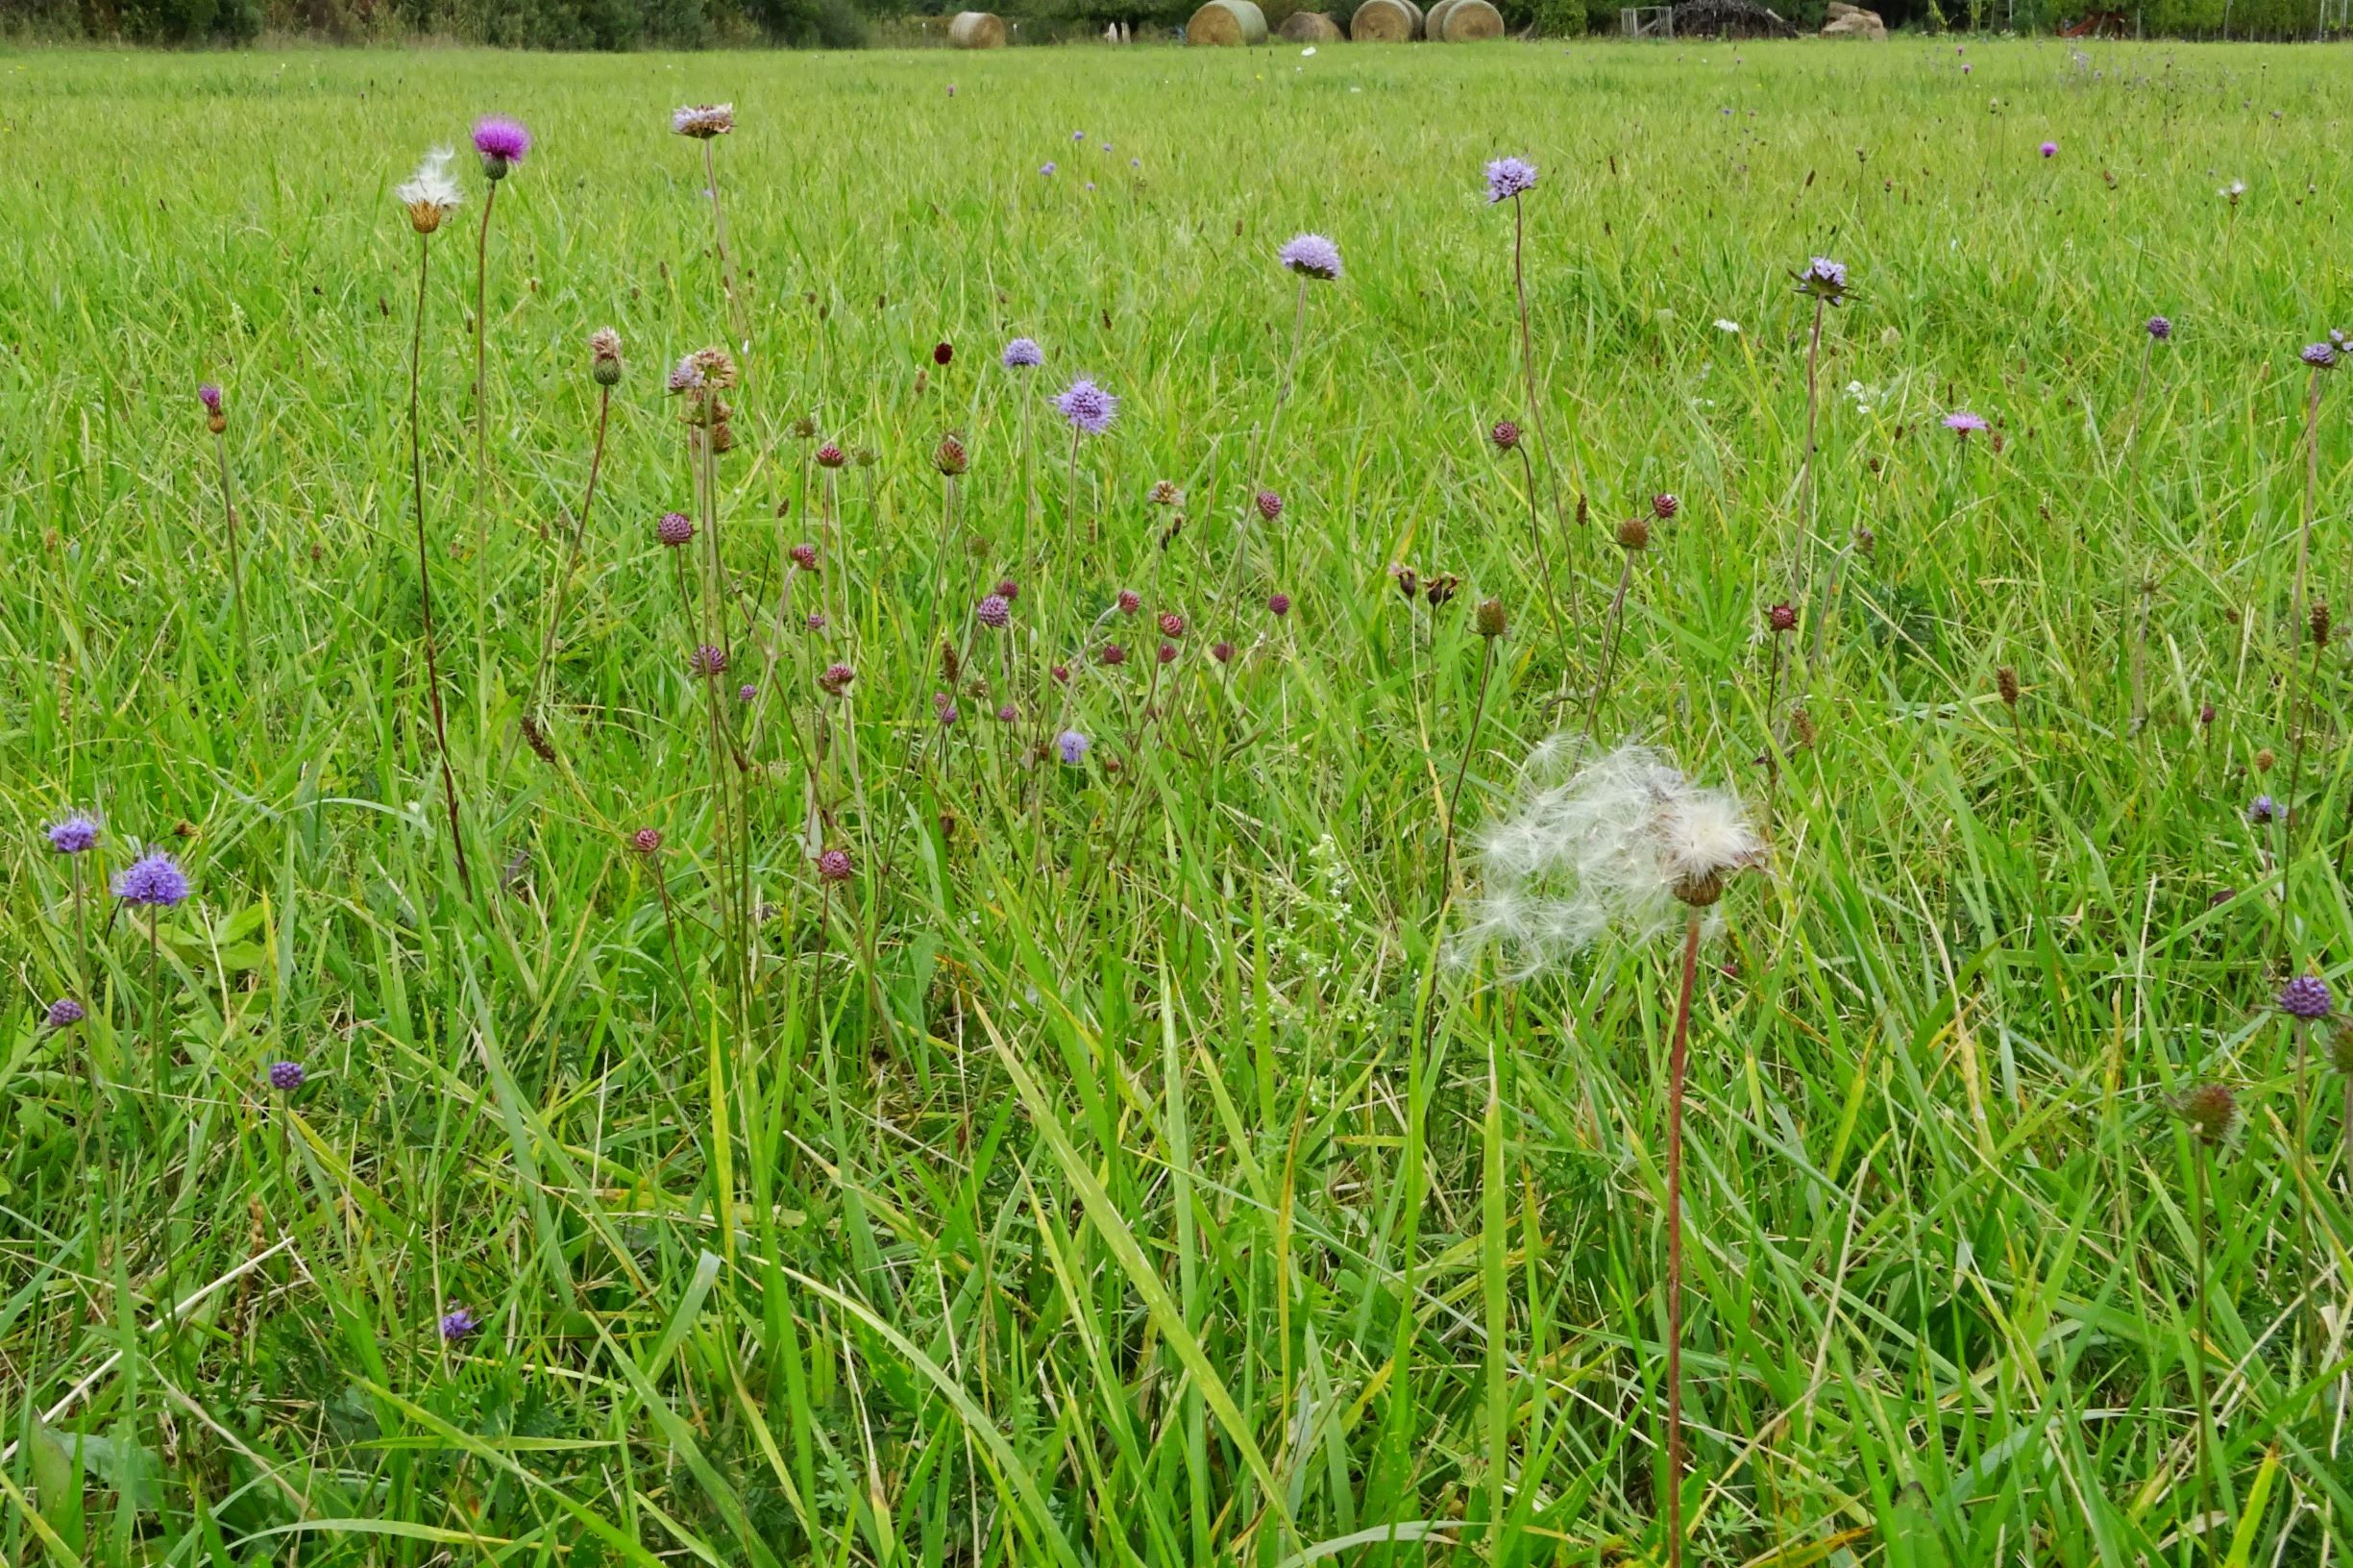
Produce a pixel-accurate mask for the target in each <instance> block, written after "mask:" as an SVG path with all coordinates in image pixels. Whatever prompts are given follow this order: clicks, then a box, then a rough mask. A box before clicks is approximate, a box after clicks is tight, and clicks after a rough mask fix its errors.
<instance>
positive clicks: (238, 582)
mask: <svg viewBox="0 0 2353 1568" xmlns="http://www.w3.org/2000/svg"><path fill="white" fill-rule="evenodd" d="M212 450H213V453H214V455H216V456H217V457H219V459H220V467H221V515H222V516H223V517H224V518H226V519H227V520H228V524H229V595H230V598H231V600H233V602H234V604H235V605H236V612H237V651H238V653H239V654H240V655H242V656H243V658H244V660H245V663H246V667H247V673H248V674H251V671H252V666H253V659H254V646H253V643H252V641H251V640H250V639H249V638H248V637H247V635H246V630H245V570H244V566H243V564H242V562H241V561H240V560H239V559H238V554H237V503H236V498H235V497H234V496H233V495H232V494H231V493H230V489H229V437H228V436H227V435H225V434H221V435H215V436H214V437H213V438H212Z"/></svg>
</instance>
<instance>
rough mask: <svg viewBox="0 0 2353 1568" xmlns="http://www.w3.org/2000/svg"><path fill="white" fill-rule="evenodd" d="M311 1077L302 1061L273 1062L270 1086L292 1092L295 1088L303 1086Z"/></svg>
mask: <svg viewBox="0 0 2353 1568" xmlns="http://www.w3.org/2000/svg"><path fill="white" fill-rule="evenodd" d="M309 1077H310V1074H309V1073H307V1072H306V1071H305V1070H304V1069H303V1065H302V1064H301V1063H300V1062H273V1063H271V1064H270V1087H271V1088H272V1089H274V1090H279V1091H280V1092H281V1093H289V1094H290V1093H292V1092H293V1091H294V1090H298V1089H300V1088H302V1087H303V1085H304V1084H305V1083H306V1082H307V1081H308V1080H309Z"/></svg>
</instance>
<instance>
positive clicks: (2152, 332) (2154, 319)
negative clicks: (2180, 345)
mask: <svg viewBox="0 0 2353 1568" xmlns="http://www.w3.org/2000/svg"><path fill="white" fill-rule="evenodd" d="M2148 335H2149V336H2150V337H2152V338H2154V339H2155V340H2156V341H2157V342H2160V343H2162V342H2164V341H2165V340H2166V339H2167V338H2169V337H2171V336H2172V335H2173V324H2172V323H2171V322H2169V321H2168V320H2166V318H2165V317H2163V316H2151V317H2149V318H2148Z"/></svg>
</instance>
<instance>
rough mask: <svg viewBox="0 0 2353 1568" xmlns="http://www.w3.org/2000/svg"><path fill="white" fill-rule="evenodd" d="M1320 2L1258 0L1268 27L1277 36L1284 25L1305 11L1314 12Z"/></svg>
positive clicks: (1309, 0)
mask: <svg viewBox="0 0 2353 1568" xmlns="http://www.w3.org/2000/svg"><path fill="white" fill-rule="evenodd" d="M1317 3H1318V0H1258V8H1259V11H1260V12H1261V13H1262V14H1263V15H1264V16H1265V18H1266V25H1267V27H1268V28H1269V29H1271V30H1272V31H1274V32H1275V33H1277V34H1280V33H1281V32H1282V31H1283V24H1284V23H1285V22H1287V21H1289V20H1290V19H1291V18H1292V17H1293V16H1296V15H1298V14H1299V13H1300V12H1303V11H1313V10H1314V9H1315V7H1316V5H1317Z"/></svg>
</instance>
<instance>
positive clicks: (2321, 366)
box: [2302, 343, 2337, 370]
mask: <svg viewBox="0 0 2353 1568" xmlns="http://www.w3.org/2000/svg"><path fill="white" fill-rule="evenodd" d="M2302 357H2303V360H2304V362H2305V363H2306V364H2308V365H2310V366H2312V368H2313V369H2315V370H2335V369H2336V368H2337V347H2336V345H2335V344H2333V343H2307V344H2305V345H2304V353H2303V355H2302Z"/></svg>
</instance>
